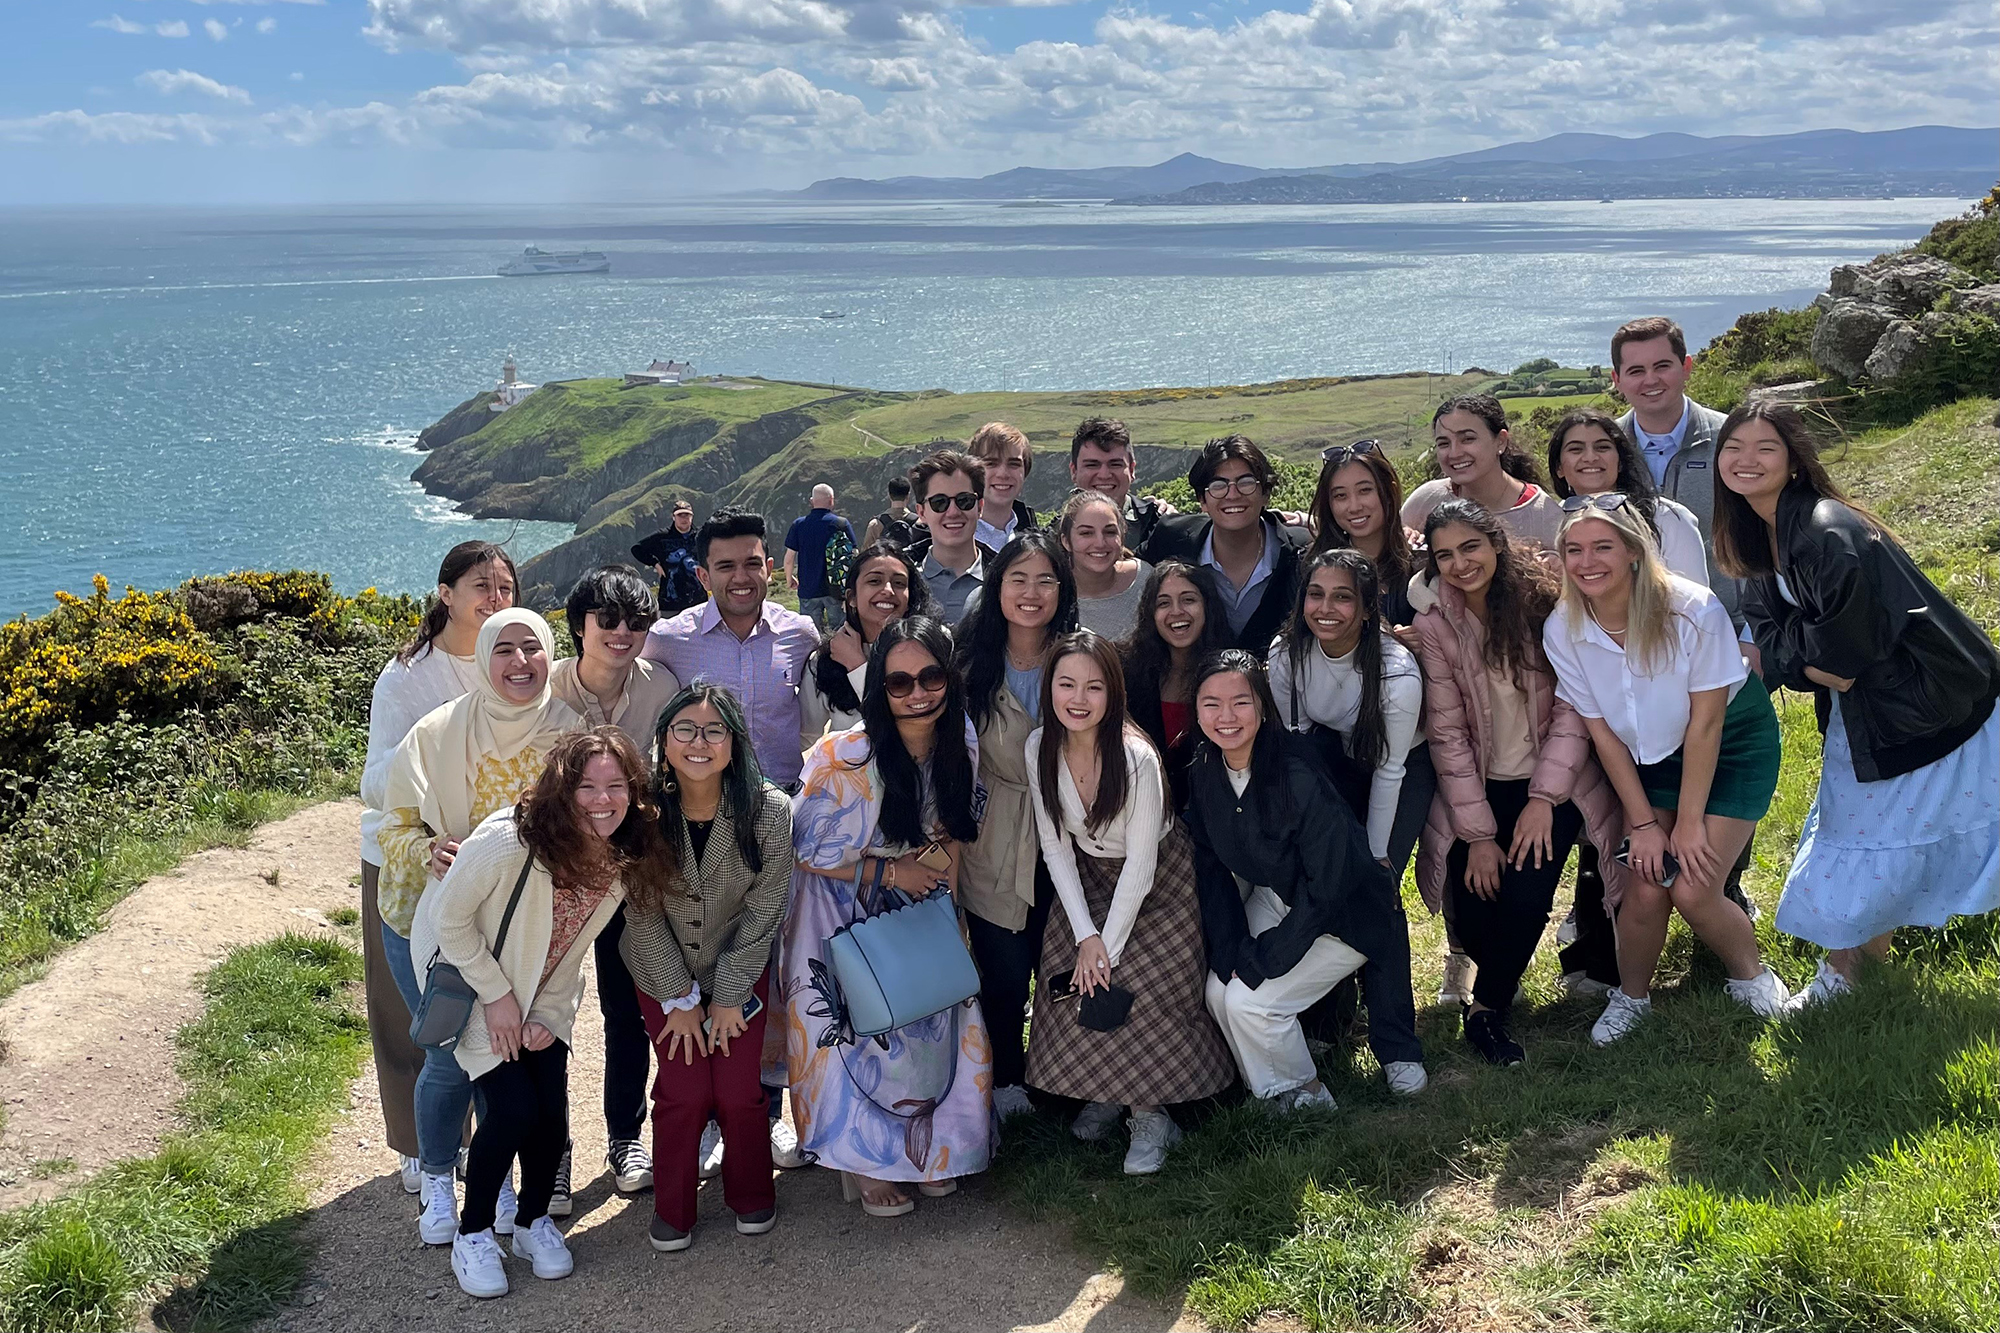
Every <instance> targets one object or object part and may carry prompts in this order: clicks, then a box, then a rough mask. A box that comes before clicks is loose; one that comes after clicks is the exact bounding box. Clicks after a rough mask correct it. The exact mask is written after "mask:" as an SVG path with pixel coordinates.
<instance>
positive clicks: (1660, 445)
mask: <svg viewBox="0 0 2000 1333" xmlns="http://www.w3.org/2000/svg"><path fill="white" fill-rule="evenodd" d="M1693 419H1694V409H1693V408H1692V407H1690V406H1688V400H1687V395H1686V394H1682V395H1681V419H1680V420H1679V421H1677V422H1675V423H1674V428H1673V429H1672V430H1670V431H1668V432H1667V433H1666V434H1664V435H1655V434H1653V432H1651V431H1649V430H1647V429H1646V428H1645V427H1644V426H1642V425H1640V424H1639V414H1638V412H1637V411H1636V410H1635V411H1634V412H1633V413H1632V433H1633V434H1634V435H1636V436H1638V437H1639V450H1640V452H1641V453H1643V454H1645V455H1646V466H1647V468H1649V469H1650V470H1651V471H1652V473H1653V484H1654V485H1655V486H1664V485H1665V484H1666V481H1667V464H1669V463H1671V462H1673V461H1674V455H1675V454H1677V453H1679V452H1680V451H1681V442H1682V441H1683V440H1685V439H1687V433H1688V422H1689V421H1691V420H1693Z"/></svg>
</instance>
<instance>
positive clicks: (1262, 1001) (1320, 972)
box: [1207, 887, 1368, 1097]
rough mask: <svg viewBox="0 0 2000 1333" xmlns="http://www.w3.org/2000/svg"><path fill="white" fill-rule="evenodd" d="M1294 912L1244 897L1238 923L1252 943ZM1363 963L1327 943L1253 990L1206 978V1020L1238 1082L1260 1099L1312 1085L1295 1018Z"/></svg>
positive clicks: (1268, 897) (1328, 938)
mask: <svg viewBox="0 0 2000 1333" xmlns="http://www.w3.org/2000/svg"><path fill="white" fill-rule="evenodd" d="M1291 910H1292V909H1291V908H1290V907H1289V906H1287V905H1286V903H1285V900H1284V899H1282V898H1280V897H1279V896H1278V895H1277V894H1275V893H1273V892H1271V891H1270V890H1269V889H1266V888H1262V887H1258V888H1254V889H1252V890H1250V893H1249V895H1248V896H1247V897H1245V898H1244V900H1243V915H1244V917H1245V918H1246V919H1247V921H1248V923H1249V926H1250V933H1251V934H1252V935H1262V934H1263V933H1264V932H1265V931H1267V930H1269V929H1270V928H1271V927H1273V926H1275V925H1277V924H1278V923H1279V922H1280V921H1282V920H1284V919H1285V915H1286V913H1288V912H1290V911H1291ZM1367 961H1368V960H1367V958H1366V957H1364V956H1363V955H1362V954H1359V953H1357V952H1355V951H1354V950H1353V949H1351V948H1349V947H1348V946H1347V945H1346V944H1345V943H1343V942H1342V941H1341V940H1340V939H1339V938H1338V937H1336V936H1333V935H1322V936H1320V937H1319V938H1318V939H1316V940H1314V941H1313V945H1312V947H1311V948H1310V949H1307V950H1306V955H1305V957H1303V958H1301V959H1299V962H1298V966H1296V967H1294V968H1293V969H1292V970H1291V971H1289V972H1287V973H1285V974H1284V975H1283V976H1281V977H1266V978H1265V979H1264V983H1263V984H1262V985H1261V986H1258V987H1257V988H1256V989H1255V990H1252V989H1251V988H1250V987H1248V986H1246V985H1244V984H1243V982H1242V981H1241V980H1238V979H1235V978H1232V979H1231V980H1230V981H1229V982H1228V983H1227V984H1224V983H1223V982H1221V981H1219V980H1217V979H1216V975H1215V973H1213V972H1210V973H1209V974H1208V989H1207V999H1208V1012H1209V1013H1211V1014H1213V1015H1214V1016H1215V1025H1216V1026H1217V1027H1219V1028H1221V1029H1222V1037H1223V1040H1224V1041H1227V1042H1228V1043H1229V1053H1230V1054H1231V1055H1233V1056H1235V1057H1236V1068H1237V1069H1238V1070H1239V1071H1240V1072H1241V1073H1242V1075H1243V1082H1244V1084H1245V1086H1247V1087H1248V1088H1249V1089H1250V1091H1251V1093H1252V1094H1254V1095H1255V1096H1258V1097H1275V1096H1277V1095H1278V1094H1279V1093H1281V1092H1290V1091H1291V1090H1292V1089H1293V1088H1302V1087H1304V1086H1305V1085H1306V1084H1308V1083H1310V1082H1312V1081H1313V1077H1314V1074H1315V1072H1316V1071H1315V1070H1314V1068H1313V1059H1312V1052H1311V1051H1309V1050H1307V1049H1306V1034H1305V1032H1304V1030H1303V1029H1302V1028H1300V1027H1299V1015H1300V1014H1302V1013H1304V1012H1305V1011H1306V1010H1308V1009H1310V1008H1312V1006H1313V1004H1314V1002H1316V1001H1317V1000H1318V999H1319V998H1320V997H1321V996H1322V995H1325V994H1326V993H1327V992H1328V991H1330V990H1332V989H1333V988H1334V987H1335V986H1338V985H1339V984H1340V983H1341V982H1342V981H1344V980H1346V979H1347V978H1348V977H1349V976H1351V975H1352V974H1353V973H1354V972H1355V971H1356V970H1357V969H1359V968H1360V966H1361V965H1362V964H1363V963H1365V962H1367Z"/></svg>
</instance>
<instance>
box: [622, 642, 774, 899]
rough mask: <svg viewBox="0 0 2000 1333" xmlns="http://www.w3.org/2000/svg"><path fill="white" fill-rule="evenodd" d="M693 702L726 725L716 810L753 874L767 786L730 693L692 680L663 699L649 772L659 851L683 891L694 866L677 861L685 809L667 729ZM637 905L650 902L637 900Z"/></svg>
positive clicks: (760, 860)
mask: <svg viewBox="0 0 2000 1333" xmlns="http://www.w3.org/2000/svg"><path fill="white" fill-rule="evenodd" d="M696 704H707V705H708V706H709V707H710V708H713V709H714V710H715V715H716V716H717V717H719V718H721V719H722V725H723V726H725V727H728V728H729V763H728V764H727V765H726V766H725V767H724V768H723V770H722V803H721V805H720V806H719V807H718V808H719V809H720V810H725V811H727V812H728V813H729V818H730V822H731V823H733V824H734V825H735V826H736V851H737V854H738V855H740V856H741V857H742V858H743V864H744V865H745V866H746V867H747V868H748V869H749V871H750V873H751V874H752V875H755V874H757V873H759V872H760V871H762V870H763V868H764V854H763V851H762V850H761V849H760V848H759V847H758V845H757V812H758V810H759V809H761V808H762V806H763V800H764V788H765V787H766V786H767V785H768V784H767V783H766V782H765V781H764V772H763V770H762V769H760V768H759V767H758V766H757V751H756V748H755V747H754V746H752V745H751V743H750V728H749V726H748V725H747V724H746V723H745V722H744V720H743V705H741V704H739V703H738V702H736V696H735V694H733V693H731V692H730V691H729V690H728V689H727V688H725V687H723V686H721V685H717V684H715V683H714V682H712V681H707V680H700V679H697V680H696V681H695V682H694V683H693V684H692V685H687V686H684V687H683V688H682V689H681V692H680V693H679V694H676V695H675V696H674V697H673V698H671V699H669V700H668V701H667V706H666V707H665V708H663V709H661V710H660V720H659V721H658V722H656V723H654V724H653V748H654V750H655V751H656V752H657V753H658V754H659V756H660V758H659V766H658V767H657V768H655V769H654V770H653V800H654V802H655V803H656V804H657V805H658V806H659V809H660V832H661V834H662V835H663V836H662V837H661V842H662V843H663V844H664V846H663V847H662V849H661V852H660V855H661V858H662V864H663V865H664V866H665V867H666V871H667V876H668V878H669V879H671V880H673V881H675V882H677V883H678V884H679V886H680V891H681V892H682V893H683V894H685V893H686V892H687V882H688V875H689V874H690V873H691V872H692V871H693V869H694V867H691V866H683V865H682V864H681V835H682V834H684V833H685V832H686V831H687V813H686V812H685V811H684V810H682V809H681V791H680V786H681V785H680V782H679V781H678V780H677V779H676V777H675V775H674V770H673V768H672V766H671V765H669V764H668V763H667V728H668V727H670V726H672V725H673V722H674V719H675V718H677V717H679V716H680V715H681V714H682V713H685V712H686V711H687V710H688V709H690V708H692V707H694V706H695V705H696ZM641 905H642V906H647V905H650V904H648V903H646V902H645V900H644V899H642V900H641Z"/></svg>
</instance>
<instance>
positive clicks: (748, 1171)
mask: <svg viewBox="0 0 2000 1333" xmlns="http://www.w3.org/2000/svg"><path fill="white" fill-rule="evenodd" d="M770 982H771V974H770V973H769V972H766V973H765V974H764V975H763V976H761V977H759V978H758V979H757V987H756V993H757V998H758V999H759V1000H764V999H765V998H766V993H767V992H768V991H769V989H770ZM639 1012H640V1013H641V1014H643V1015H644V1016H645V1019H646V1035H647V1036H648V1037H650V1038H652V1040H653V1048H654V1051H655V1052H656V1053H657V1054H658V1055H659V1057H660V1072H659V1073H658V1075H656V1076H655V1077H654V1079H653V1211H654V1212H655V1213H657V1214H658V1215H659V1218H660V1220H661V1221H663V1222H665V1223H666V1224H667V1225H668V1226H670V1227H672V1228H674V1229H675V1230H676V1231H690V1230H692V1229H693V1228H694V1204H695V1187H696V1186H697V1185H698V1184H699V1183H700V1163H699V1162H698V1161H696V1155H697V1154H698V1153H699V1152H700V1150H701V1132H702V1130H704V1129H706V1128H707V1127H708V1122H709V1121H710V1120H713V1121H715V1122H716V1123H717V1124H718V1125H720V1126H722V1144H723V1152H722V1199H723V1202H724V1203H726V1204H728V1205H729V1210H730V1211H731V1212H733V1213H739V1214H741V1213H755V1212H761V1211H762V1210H764V1209H766V1208H772V1207H776V1206H777V1201H778V1192H777V1189H776V1187H775V1185H774V1184H773V1183H772V1180H771V1173H772V1167H771V1121H770V1116H769V1114H768V1112H767V1111H766V1110H765V1106H764V1088H763V1085H762V1084H760V1083H759V1082H758V1081H757V1073H758V1068H759V1065H760V1064H761V1063H762V1059H763V1054H764V1019H765V1017H766V1016H767V1015H768V1014H769V1013H770V1008H769V1005H768V1004H767V1005H766V1007H765V1008H763V1009H760V1010H759V1011H758V1013H757V1016H756V1017H755V1018H753V1019H751V1020H750V1026H749V1028H748V1029H747V1030H746V1031H745V1032H744V1033H743V1035H742V1036H740V1037H738V1038H736V1039H735V1040H734V1041H732V1042H730V1043H729V1054H728V1055H722V1054H720V1053H717V1054H715V1055H707V1056H704V1055H696V1056H695V1058H694V1063H693V1064H688V1063H687V1061H686V1057H685V1054H684V1053H677V1054H676V1055H675V1057H674V1059H673V1060H672V1062H671V1063H670V1062H669V1061H668V1060H667V1056H666V1048H665V1047H664V1046H662V1045H661V1044H660V1043H661V1036H660V1034H661V1033H662V1032H663V1031H664V1030H665V1028H666V1021H667V1016H666V1014H665V1013H664V1012H663V1011H662V1010H661V1008H660V1006H659V1003H658V1002H657V1001H655V1000H654V999H653V998H652V997H651V996H649V995H647V994H646V993H645V992H643V991H641V992H640V994H639Z"/></svg>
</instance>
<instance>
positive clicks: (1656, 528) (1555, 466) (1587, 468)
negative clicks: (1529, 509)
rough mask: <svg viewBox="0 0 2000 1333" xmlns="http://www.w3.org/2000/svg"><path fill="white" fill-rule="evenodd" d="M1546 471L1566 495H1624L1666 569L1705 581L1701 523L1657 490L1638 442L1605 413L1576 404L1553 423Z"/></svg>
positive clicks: (1704, 556) (1560, 492)
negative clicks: (1650, 534)
mask: <svg viewBox="0 0 2000 1333" xmlns="http://www.w3.org/2000/svg"><path fill="white" fill-rule="evenodd" d="M1549 476H1550V477H1551V478H1553V479H1554V486H1555V492H1556V494H1557V495H1558V496H1560V497H1562V498H1563V499H1565V500H1567V499H1569V498H1570V497H1571V496H1572V495H1604V494H1606V493H1607V492H1612V493H1616V494H1619V495H1622V496H1624V497H1625V498H1626V499H1627V500H1628V501H1629V502H1630V503H1631V505H1632V508H1633V510H1634V511H1635V512H1637V513H1638V515H1639V517H1640V518H1641V519H1643V520H1645V523H1646V526H1647V527H1649V528H1651V529H1652V530H1653V537H1654V539H1655V540H1656V541H1658V542H1659V545H1660V557H1661V559H1663V560H1665V561H1666V565H1667V569H1668V571H1669V572H1671V573H1675V574H1678V575H1680V576H1681V577H1682V578H1684V579H1687V580H1689V581H1691V582H1694V583H1699V584H1700V585H1701V586H1702V587H1704V588H1706V587H1707V586H1709V580H1708V553H1707V550H1706V549H1705V548H1704V546H1703V545H1702V539H1701V524H1700V523H1698V522H1697V521H1696V520H1695V516H1694V514H1693V513H1692V512H1690V511H1689V510H1688V509H1687V507H1686V506H1684V505H1682V504H1680V503H1679V502H1677V501H1674V500H1669V499H1668V498H1667V497H1665V496H1664V495H1661V494H1660V493H1659V489H1658V488H1657V487H1656V486H1654V485H1653V474H1652V472H1651V471H1649V470H1648V469H1647V467H1646V460H1645V458H1644V457H1643V456H1642V455H1641V454H1640V452H1639V446H1638V445H1636V444H1634V443H1632V437H1631V436H1629V435H1627V434H1626V433H1625V432H1624V431H1623V430H1621V429H1620V428H1619V425H1618V422H1617V420H1616V419H1615V418H1613V417H1612V416H1611V415H1610V414H1609V413H1606V412H1599V411H1597V410H1596V409H1594V408H1588V407H1580V408H1577V409H1576V410H1575V411H1572V412H1570V413H1568V414H1566V415H1565V416H1564V417H1563V419H1562V420H1561V421H1558V422H1557V423H1556V427H1555V429H1554V430H1553V431H1551V432H1550V433H1549Z"/></svg>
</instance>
